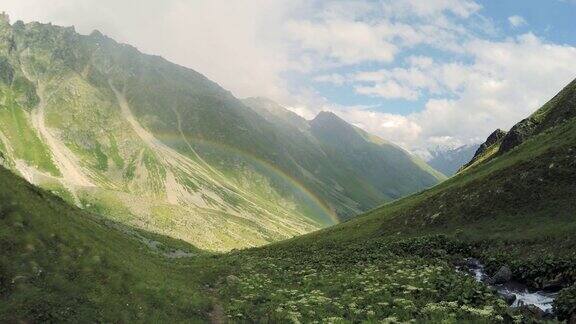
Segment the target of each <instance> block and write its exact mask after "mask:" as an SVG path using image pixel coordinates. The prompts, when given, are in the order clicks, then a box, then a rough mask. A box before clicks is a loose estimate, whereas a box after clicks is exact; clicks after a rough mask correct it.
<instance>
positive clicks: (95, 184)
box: [0, 18, 439, 250]
mask: <svg viewBox="0 0 576 324" xmlns="http://www.w3.org/2000/svg"><path fill="white" fill-rule="evenodd" d="M0 73H1V75H0V126H2V129H1V130H0V149H1V152H2V154H3V156H4V160H5V161H4V165H6V166H7V167H9V168H10V169H12V170H14V171H16V172H18V173H19V174H20V175H22V176H23V177H25V178H26V179H28V180H29V181H31V182H32V183H34V184H36V185H39V186H41V187H43V188H46V189H49V190H51V191H54V192H56V193H58V194H60V195H61V196H62V197H64V198H65V199H67V200H68V201H69V202H71V203H73V204H75V205H77V206H82V207H85V208H88V209H90V210H92V211H99V212H104V213H106V214H107V215H108V216H110V217H111V218H113V219H115V220H117V221H121V222H126V223H127V224H129V225H132V226H137V227H140V228H143V229H146V230H150V231H154V232H157V233H162V234H166V235H171V236H173V237H177V238H180V239H184V240H187V241H189V242H191V243H193V244H196V245H197V246H199V247H202V248H206V249H212V250H230V249H232V248H239V247H250V246H257V245H261V244H265V243H268V242H271V241H277V240H281V239H285V238H289V237H292V236H294V235H299V234H303V233H307V232H310V231H313V230H316V229H319V228H322V227H326V226H329V225H332V224H334V223H336V222H338V221H339V220H340V219H344V218H348V217H352V216H355V215H357V214H359V213H361V212H362V211H365V210H368V209H369V208H372V207H374V206H376V205H377V204H380V203H382V202H383V201H386V200H390V199H394V198H397V197H399V196H402V195H406V194H409V193H412V192H415V191H418V190H421V189H422V188H425V187H428V186H430V185H433V184H435V183H437V182H438V181H439V179H438V177H437V175H436V174H434V171H433V170H430V169H429V168H428V167H427V166H426V165H424V164H422V163H421V162H420V161H413V160H412V159H411V158H410V157H408V156H407V155H406V156H404V158H402V159H400V160H401V163H398V161H396V160H398V156H399V154H397V152H396V151H397V150H396V149H391V150H389V151H390V152H381V153H382V154H379V155H378V157H377V158H375V159H374V161H371V164H370V165H369V166H370V167H374V166H375V165H381V167H380V168H381V171H382V172H379V174H378V175H379V176H383V177H384V178H383V179H380V180H379V179H377V177H374V176H373V175H369V176H366V175H365V174H363V173H362V171H359V170H357V169H358V168H363V167H367V165H366V164H362V163H358V162H359V161H358V157H355V156H354V155H358V154H359V153H361V151H362V149H363V148H362V147H359V148H357V149H356V151H354V152H340V151H334V150H332V151H331V152H330V154H326V152H325V150H328V148H325V147H324V146H323V145H320V144H319V143H317V141H315V140H314V139H311V138H309V136H308V135H304V134H292V132H291V128H290V127H294V125H290V127H284V128H282V127H277V126H278V124H277V123H275V122H273V121H270V120H267V119H266V118H264V117H263V116H261V115H260V114H259V113H258V112H256V111H254V110H253V109H252V108H250V107H248V106H246V105H245V104H243V103H242V102H241V101H240V100H238V99H236V98H234V97H233V96H232V95H231V94H230V93H229V92H228V91H226V90H224V89H222V88H221V87H220V86H218V85H217V84H215V83H214V82H212V81H210V80H208V79H207V78H206V77H204V76H203V75H201V74H199V73H197V72H195V71H192V70H190V69H187V68H184V67H181V66H178V65H176V64H172V63H170V62H168V61H166V60H164V59H162V58H160V57H157V56H150V55H145V54H142V53H140V52H139V51H138V50H137V49H135V48H133V47H131V46H128V45H124V44H118V43H117V42H115V41H113V40H112V39H110V38H107V37H105V36H103V35H102V34H100V33H99V32H94V33H92V34H91V35H88V36H83V35H79V34H77V33H76V32H75V31H74V29H73V28H71V27H70V28H63V27H59V26H54V25H51V24H40V23H29V24H24V23H22V22H15V23H14V24H12V25H11V24H10V23H9V22H8V21H7V19H5V18H2V19H0ZM348 126H349V125H348ZM296 127H297V126H296ZM365 144H366V145H365V146H366V147H367V146H373V145H372V143H369V141H366V143H365ZM372 149H373V148H372ZM338 154H350V156H348V157H342V158H341V157H339V156H338ZM388 154H389V155H390V159H389V160H394V161H393V162H392V163H378V162H379V161H386V158H387V155H388ZM400 155H404V153H402V154H400ZM374 157H375V156H372V157H370V158H371V159H372V158H374ZM386 168H389V169H390V170H383V169H386ZM399 169H406V172H405V174H409V175H410V177H406V179H408V178H410V179H409V180H406V181H404V180H403V177H396V178H394V179H392V180H391V181H388V179H387V178H391V176H390V175H393V174H397V173H398V171H399ZM386 177H387V178H386ZM118 210H120V211H118ZM166 218H169V219H170V220H171V221H170V222H167V221H163V220H165V219H166Z"/></svg>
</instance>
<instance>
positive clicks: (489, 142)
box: [474, 128, 506, 158]
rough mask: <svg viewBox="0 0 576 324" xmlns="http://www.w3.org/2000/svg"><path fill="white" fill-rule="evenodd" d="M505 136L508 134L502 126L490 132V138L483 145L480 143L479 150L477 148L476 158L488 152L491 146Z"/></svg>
mask: <svg viewBox="0 0 576 324" xmlns="http://www.w3.org/2000/svg"><path fill="white" fill-rule="evenodd" d="M504 136H506V132H505V131H503V130H501V129H500V128H498V129H497V130H495V131H493V132H492V134H490V136H488V138H487V139H486V142H484V143H483V144H482V145H480V147H479V148H478V150H476V153H475V154H474V158H476V157H477V156H479V155H481V154H482V153H484V152H486V150H487V149H488V148H489V147H490V146H492V145H494V144H496V143H498V142H499V141H500V140H501V139H502V138H504Z"/></svg>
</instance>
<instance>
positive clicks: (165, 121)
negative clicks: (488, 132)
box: [0, 17, 576, 323]
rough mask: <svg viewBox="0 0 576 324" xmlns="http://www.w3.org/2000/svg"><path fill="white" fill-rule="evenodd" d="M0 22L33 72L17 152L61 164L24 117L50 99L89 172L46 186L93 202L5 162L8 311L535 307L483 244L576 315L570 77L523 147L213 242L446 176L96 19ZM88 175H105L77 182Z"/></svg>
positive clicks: (2, 313)
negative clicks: (65, 24)
mask: <svg viewBox="0 0 576 324" xmlns="http://www.w3.org/2000/svg"><path fill="white" fill-rule="evenodd" d="M0 18H1V17H0ZM0 36H2V37H0V57H3V58H4V57H5V58H4V59H2V60H0V71H3V73H4V76H3V78H1V80H2V82H4V83H10V82H12V83H13V82H14V81H13V80H15V79H14V76H15V75H20V74H21V75H26V76H27V77H26V79H28V78H29V79H28V81H29V82H28V83H26V82H24V83H22V85H20V86H18V89H17V90H14V89H15V88H10V89H12V90H9V91H6V90H4V89H9V87H6V86H5V85H3V86H2V89H3V90H2V91H3V92H2V97H1V99H2V101H1V102H2V103H3V106H2V107H1V109H3V110H2V111H1V112H0V123H4V124H2V127H3V128H2V133H3V134H5V135H6V137H7V138H8V139H9V141H7V142H6V143H4V142H3V144H4V146H3V147H4V150H6V153H10V152H8V151H10V149H9V146H13V150H14V152H18V150H23V151H24V152H25V151H27V150H28V149H31V151H32V153H18V154H15V155H16V156H20V155H22V156H25V154H31V155H29V156H28V159H32V160H33V161H35V162H33V163H34V164H39V165H44V167H43V168H44V169H45V170H47V169H49V166H48V164H47V160H43V157H45V156H49V155H46V154H40V153H39V152H46V151H47V150H46V149H45V147H46V144H44V142H42V140H41V139H39V138H38V137H33V136H32V135H33V134H35V133H36V131H35V130H34V129H33V128H31V126H30V125H33V124H31V123H30V122H29V119H28V114H30V112H29V111H30V110H32V112H34V111H36V110H35V109H38V108H40V107H43V108H45V109H46V122H47V124H48V126H50V127H53V128H55V129H57V132H55V134H56V135H57V136H56V135H55V136H54V137H55V138H56V139H57V140H58V141H59V142H58V143H59V144H62V145H64V146H65V147H66V148H68V149H69V150H71V151H72V154H73V156H71V157H70V156H67V154H68V153H67V152H60V153H62V154H59V155H61V156H64V158H63V161H59V162H66V163H68V165H69V166H71V169H76V170H72V171H77V172H78V175H77V176H78V177H74V176H72V177H70V178H68V179H60V178H58V177H57V176H55V177H53V178H51V179H52V180H53V181H52V182H46V183H44V186H46V188H49V189H50V190H53V191H55V193H56V194H59V195H63V196H65V197H66V198H67V200H69V201H75V200H76V199H77V201H78V202H79V204H80V205H81V206H83V207H84V208H85V209H84V210H81V209H78V208H76V207H72V205H69V204H67V203H66V202H64V201H63V200H62V199H61V198H58V197H57V196H55V195H53V194H51V193H49V192H48V191H45V190H43V189H39V188H37V187H34V186H32V185H31V184H28V183H27V182H25V181H24V180H23V179H20V178H18V177H17V176H15V175H14V174H13V173H11V172H10V171H7V170H5V169H3V168H0V183H1V184H2V186H0V246H1V247H2V248H1V249H0V322H63V321H70V322H206V321H213V322H222V321H226V320H228V321H230V322H255V321H263V322H314V321H316V322H334V323H338V322H367V323H370V322H384V323H394V322H407V321H415V322H448V323H456V322H522V321H525V322H528V321H532V320H538V319H534V318H532V317H531V316H530V315H528V314H526V312H524V311H523V310H521V309H511V308H509V307H508V306H507V304H506V302H505V301H504V300H503V299H502V298H501V297H499V295H497V294H496V293H495V292H494V291H493V290H491V289H489V288H488V287H486V286H485V285H483V284H481V283H478V282H476V281H475V280H474V279H473V278H472V277H471V276H469V275H467V274H465V273H463V272H458V271H456V266H457V265H459V264H461V263H462V262H463V260H464V259H465V258H468V257H474V258H478V259H480V260H481V261H482V262H483V263H484V264H485V265H486V269H487V271H488V273H494V272H495V271H496V270H497V269H499V268H500V267H501V266H503V265H507V266H508V267H509V268H510V270H511V272H512V276H513V278H514V279H516V280H518V281H521V282H523V283H526V284H528V285H530V286H532V287H534V288H542V289H544V288H550V287H555V288H563V290H562V291H561V292H560V294H559V296H558V299H557V300H556V302H555V304H554V309H555V312H556V315H557V319H559V320H567V319H572V318H574V316H575V315H574V310H575V309H574V305H575V304H576V302H575V300H574V298H575V297H574V296H575V288H574V284H575V282H576V252H575V251H576V236H575V235H574V233H575V231H576V219H575V218H574V215H575V214H574V212H575V211H576V201H575V200H574V192H576V119H574V118H572V117H571V116H572V115H571V113H573V112H574V111H575V109H576V105H575V104H576V102H574V100H572V99H571V98H574V94H575V93H576V89H574V86H573V85H572V86H570V87H568V88H567V89H568V90H566V89H565V90H564V91H563V92H562V95H561V96H559V97H555V99H554V100H553V101H552V103H551V104H548V105H546V106H545V108H544V109H543V111H541V112H537V113H536V114H535V115H534V116H539V117H538V119H537V120H536V119H535V120H536V121H537V122H538V125H539V126H538V127H537V130H536V131H530V132H528V133H529V134H528V133H526V134H527V135H529V136H524V137H522V141H521V142H520V143H518V145H516V146H514V148H512V149H510V150H506V151H505V152H503V151H502V152H501V148H502V144H503V143H504V142H501V143H498V144H495V146H491V145H490V146H488V148H489V150H488V151H487V152H489V153H487V154H488V155H487V156H486V159H483V160H482V161H481V163H478V164H476V165H474V166H472V167H469V168H467V169H466V170H463V171H462V172H460V173H459V174H458V175H456V176H455V177H453V178H450V179H448V180H446V181H445V182H443V183H441V184H439V185H437V186H435V187H433V188H431V189H428V190H425V191H422V192H420V193H418V194H415V195H412V196H409V197H406V198H402V199H399V200H396V201H393V202H391V203H388V204H386V205H383V206H381V207H379V208H376V209H374V210H372V211H370V212H368V213H366V214H364V215H362V216H359V217H356V218H353V219H350V220H348V221H345V222H343V223H341V224H338V225H336V226H333V227H330V228H326V229H323V230H319V231H316V232H312V233H310V234H307V235H304V236H299V237H295V238H291V239H289V240H286V241H282V242H278V243H274V244H271V245H267V246H264V247H260V248H254V249H248V250H242V251H233V252H230V253H227V254H208V253H206V252H202V251H200V250H198V249H196V248H194V247H193V246H192V245H190V244H189V243H186V242H185V241H188V242H194V243H196V244H197V245H201V246H203V247H206V248H207V249H213V250H215V249H223V250H230V249H232V248H234V247H238V246H243V247H246V246H258V245H263V244H265V243H268V242H272V241H278V240H281V239H284V238H288V237H292V236H296V235H298V234H301V233H307V232H311V231H314V230H315V229H318V228H320V227H321V225H322V224H320V223H319V222H316V220H326V218H325V217H317V218H314V217H312V216H311V214H313V213H316V212H318V210H323V208H322V207H323V206H321V205H320V204H319V203H318V202H317V199H316V197H314V195H316V196H318V197H320V198H321V200H323V201H324V202H326V203H327V204H328V205H330V206H331V207H332V208H333V209H334V210H337V211H339V212H340V216H341V217H342V215H345V214H346V213H348V212H358V211H360V210H364V209H367V208H369V207H370V206H373V205H374V204H376V203H377V201H378V200H380V199H393V198H396V197H400V196H402V195H404V194H406V193H408V192H410V191H413V190H417V189H421V188H424V187H427V186H429V185H432V184H433V183H435V182H436V181H438V179H439V178H441V175H439V174H437V173H435V172H434V171H433V170H430V169H428V168H427V166H426V165H425V164H422V162H421V161H419V160H413V159H412V158H411V157H410V156H409V155H407V154H406V153H405V152H404V151H402V150H400V149H398V148H396V147H394V146H393V145H390V144H388V143H386V142H385V141H383V140H381V139H378V138H375V137H373V136H371V135H369V134H366V133H364V132H362V131H360V130H358V129H357V128H355V127H352V126H350V125H348V124H346V123H344V122H343V121H342V120H340V119H338V118H337V117H336V116H334V115H332V114H329V113H324V114H321V115H320V116H318V117H317V118H316V119H315V120H314V121H312V122H310V123H308V122H306V121H302V120H301V119H298V118H296V117H295V116H294V115H291V114H290V113H288V112H286V111H285V110H282V109H281V107H280V108H278V107H276V108H273V107H272V108H271V107H270V106H268V107H267V108H265V109H264V110H262V109H263V108H262V107H260V108H262V109H260V108H256V107H253V108H254V110H252V109H251V108H248V107H247V106H245V105H244V104H242V103H241V102H239V101H238V100H236V99H234V98H233V97H232V96H231V95H230V94H229V93H227V92H225V91H224V90H222V89H221V88H219V87H217V86H216V85H215V84H213V83H211V82H210V81H208V80H207V79H205V78H204V77H203V76H201V75H199V74H197V73H196V72H193V71H190V70H187V69H184V68H181V67H178V66H175V65H173V64H171V63H168V62H166V61H164V60H162V59H161V58H158V57H151V56H145V55H142V54H140V53H138V52H137V51H136V50H135V49H134V48H131V47H129V46H124V45H119V44H117V43H115V42H114V41H112V40H110V39H108V38H106V37H104V36H102V35H101V34H99V33H93V34H92V35H91V36H80V35H78V34H76V33H75V32H74V31H73V30H72V29H65V28H60V27H55V26H49V25H42V24H38V23H31V24H27V25H24V24H15V25H14V26H13V27H12V26H10V25H8V26H7V24H6V23H5V22H4V21H2V20H1V19H0ZM6 36H9V37H6ZM7 39H11V40H13V41H14V44H15V45H14V46H15V48H16V49H18V51H21V52H20V53H19V55H20V56H21V57H20V59H21V60H20V61H18V62H20V63H18V64H20V65H18V64H16V60H15V57H14V56H11V55H9V54H7V53H12V51H14V49H13V47H12V45H13V44H12V43H11V42H7V41H6V40H7ZM8 49H10V51H9V50H8ZM24 52H25V53H24ZM158 80H163V82H158ZM30 84H35V85H36V86H37V89H36V93H37V95H38V97H37V98H36V99H37V100H38V103H44V104H45V106H44V105H40V106H39V107H38V108H34V107H35V106H34V105H33V106H30V105H29V104H21V103H19V102H31V101H34V99H33V98H34V96H29V95H28V93H29V92H27V90H26V89H29V87H30ZM32 88H34V87H32ZM11 91H12V92H11ZM16 98H17V99H16ZM22 98H28V99H22ZM19 100H20V101H19ZM125 101H126V102H125ZM252 104H254V103H252ZM254 105H255V104H254ZM191 107H192V108H193V109H192V108H191ZM132 110H133V112H132ZM170 111H172V112H174V114H170V113H167V112H170ZM160 112H161V113H160ZM2 114H5V115H2ZM132 114H133V115H132ZM14 116H16V117H14ZM14 118H15V119H14ZM524 124H525V122H523V125H524ZM5 127H6V128H5ZM10 128H12V129H10ZM175 129H176V130H178V132H175V131H174V130H175ZM517 129H525V128H523V127H517ZM532 130H534V129H532ZM170 132H171V133H170ZM9 134H11V135H9ZM289 134H296V135H289ZM336 135H338V136H336ZM20 136H21V137H22V139H23V140H26V141H27V142H26V143H24V144H23V143H20V144H18V143H19V142H18V141H19V140H21V139H20ZM16 137H18V139H16ZM158 139H161V140H162V141H160V140H158ZM36 142H38V143H36ZM15 143H16V144H15ZM498 145H500V146H498ZM18 146H20V148H18ZM49 146H50V148H51V149H52V150H53V152H52V153H53V155H55V154H54V153H55V151H54V145H49ZM280 148H281V149H280ZM318 148H319V149H318ZM43 150H44V151H43ZM48 152H49V151H48ZM94 152H98V153H94ZM239 152H240V153H239ZM319 152H321V153H319ZM34 154H39V155H34ZM319 154H320V155H323V156H324V158H322V159H319V158H317V157H318V155H319ZM6 156H7V158H11V155H10V154H6ZM112 161H113V163H112ZM375 161H376V162H375ZM12 162H14V161H12ZM408 162H409V163H408ZM324 163H325V164H324ZM380 163H382V164H383V165H384V166H385V168H380V167H375V164H380ZM401 164H405V165H407V167H406V168H404V169H400V168H399V167H398V166H399V165H401ZM8 165H10V166H12V165H14V163H12V164H11V163H8ZM56 170H57V169H56ZM386 170H388V171H386ZM390 170H392V172H391V171H390ZM47 171H48V170H47ZM60 171H61V173H62V174H64V173H65V172H71V170H69V169H67V168H63V169H61V170H60ZM387 172H388V173H391V174H387ZM406 173H410V174H411V175H407V174H406ZM82 175H84V176H86V177H87V178H89V180H90V181H91V182H94V185H93V186H90V185H78V184H76V185H74V183H73V185H68V182H67V181H63V180H77V182H80V183H81V182H82V181H79V179H77V178H81V176H82ZM399 175H402V177H401V178H402V179H401V178H399V177H398V176H399ZM62 176H63V175H62ZM374 179H386V181H382V182H381V183H380V182H378V183H377V181H374ZM403 179H405V180H403ZM80 180H82V179H80ZM72 182H73V181H72ZM311 183H315V184H311ZM65 185H66V186H65ZM389 185H392V186H389ZM69 187H70V188H71V189H73V190H71V189H70V188H69ZM303 188H304V189H303ZM69 189H70V190H69ZM307 191H312V192H313V194H309V193H308V192H307ZM99 214H102V215H104V216H101V215H99ZM323 216H325V215H323ZM326 223H328V222H327V221H326ZM163 235H166V236H163ZM178 239H182V241H179V240H178ZM184 240H185V241H184ZM549 319H550V320H553V319H552V318H549Z"/></svg>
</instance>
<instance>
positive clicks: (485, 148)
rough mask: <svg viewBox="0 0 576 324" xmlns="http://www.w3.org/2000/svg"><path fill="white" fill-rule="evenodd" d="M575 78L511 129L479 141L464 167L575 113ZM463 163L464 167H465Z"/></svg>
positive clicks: (496, 132) (503, 151)
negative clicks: (478, 145)
mask: <svg viewBox="0 0 576 324" xmlns="http://www.w3.org/2000/svg"><path fill="white" fill-rule="evenodd" d="M574 106H576V80H574V81H572V82H571V83H570V84H568V85H567V86H566V87H565V88H564V89H562V91H560V92H559V93H558V94H557V95H556V96H554V98H552V99H551V100H550V101H548V102H547V103H546V104H545V105H544V106H543V107H542V108H540V109H539V110H537V111H536V112H534V113H533V114H532V115H531V116H529V117H528V118H526V119H523V120H522V121H520V122H519V123H517V124H516V125H514V126H513V127H512V128H511V129H510V131H508V132H504V131H502V130H500V129H497V130H495V131H494V132H493V133H492V134H491V135H490V136H489V137H488V138H487V139H486V142H485V143H483V144H482V146H481V149H482V150H479V151H478V152H476V154H475V156H474V157H473V159H472V160H471V161H470V162H469V163H468V164H467V166H471V165H476V164H479V163H484V162H488V161H490V160H492V159H494V158H496V157H498V156H500V155H502V154H504V153H506V152H508V151H511V150H513V149H514V148H516V147H517V146H519V145H520V144H522V143H524V142H526V141H528V140H530V139H531V138H533V137H534V136H536V135H538V134H541V133H544V132H547V131H550V130H551V129H553V128H554V127H556V126H558V125H561V124H562V123H564V122H566V121H567V120H570V119H572V118H574V117H575V116H576V109H574ZM467 166H466V167H467Z"/></svg>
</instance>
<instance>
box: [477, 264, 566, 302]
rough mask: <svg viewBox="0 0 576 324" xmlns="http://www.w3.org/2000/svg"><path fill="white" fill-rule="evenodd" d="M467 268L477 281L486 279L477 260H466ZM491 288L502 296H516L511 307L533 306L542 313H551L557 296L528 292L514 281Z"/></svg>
mask: <svg viewBox="0 0 576 324" xmlns="http://www.w3.org/2000/svg"><path fill="white" fill-rule="evenodd" d="M468 268H469V270H470V271H471V272H472V275H473V276H474V278H475V279H476V280H477V281H479V282H484V281H485V280H486V279H488V275H487V274H486V271H485V269H484V265H483V264H481V263H480V262H479V261H478V260H476V259H470V260H468ZM491 287H493V288H494V289H496V291H497V292H498V293H499V294H500V295H502V296H510V295H514V296H516V300H515V301H514V303H513V304H512V305H511V306H512V307H520V306H524V305H534V306H536V307H538V308H540V309H541V310H542V311H544V312H548V311H552V302H554V299H555V298H556V296H557V295H558V293H554V292H546V291H530V290H529V289H528V286H526V285H524V284H521V283H519V282H516V281H509V282H507V283H505V284H502V285H491Z"/></svg>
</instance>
